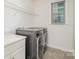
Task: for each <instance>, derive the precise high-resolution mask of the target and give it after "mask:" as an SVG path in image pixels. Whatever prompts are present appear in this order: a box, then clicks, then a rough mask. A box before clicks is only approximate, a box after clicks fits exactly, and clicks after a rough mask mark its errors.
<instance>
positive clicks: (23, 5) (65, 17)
mask: <svg viewBox="0 0 79 59" xmlns="http://www.w3.org/2000/svg"><path fill="white" fill-rule="evenodd" d="M74 2H75V1H74V0H4V59H75V19H74V18H75V16H74V8H75V7H74V4H75V3H74Z"/></svg>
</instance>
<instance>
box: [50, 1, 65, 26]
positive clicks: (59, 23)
mask: <svg viewBox="0 0 79 59" xmlns="http://www.w3.org/2000/svg"><path fill="white" fill-rule="evenodd" d="M61 2H63V3H64V14H63V16H64V22H63V23H61V22H58V23H56V22H53V21H54V19H52V16H53V15H54V14H52V12H53V9H52V8H53V7H52V6H53V4H56V3H61ZM65 23H66V22H65V0H63V1H58V2H52V3H51V24H55V25H64V24H65Z"/></svg>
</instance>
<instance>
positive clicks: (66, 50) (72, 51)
mask: <svg viewBox="0 0 79 59" xmlns="http://www.w3.org/2000/svg"><path fill="white" fill-rule="evenodd" d="M47 46H48V47H50V48H56V49H60V50H62V51H64V52H71V53H72V55H73V56H75V52H74V50H73V49H72V50H70V49H64V48H61V47H57V46H52V45H47Z"/></svg>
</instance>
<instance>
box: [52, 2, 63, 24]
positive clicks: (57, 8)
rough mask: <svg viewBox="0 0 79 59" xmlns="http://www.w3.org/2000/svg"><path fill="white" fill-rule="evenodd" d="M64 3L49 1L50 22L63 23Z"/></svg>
mask: <svg viewBox="0 0 79 59" xmlns="http://www.w3.org/2000/svg"><path fill="white" fill-rule="evenodd" d="M64 9H65V5H64V1H60V2H55V3H51V23H52V24H64V23H65V15H64V13H65V11H64Z"/></svg>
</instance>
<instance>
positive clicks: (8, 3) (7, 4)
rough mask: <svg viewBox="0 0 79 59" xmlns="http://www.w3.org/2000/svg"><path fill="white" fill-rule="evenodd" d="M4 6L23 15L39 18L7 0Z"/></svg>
mask: <svg viewBox="0 0 79 59" xmlns="http://www.w3.org/2000/svg"><path fill="white" fill-rule="evenodd" d="M4 5H5V6H6V7H8V8H11V9H15V10H17V11H20V12H23V13H25V14H29V15H33V16H38V15H37V14H34V13H32V12H28V11H26V10H25V9H24V8H22V7H20V6H18V5H16V4H15V3H12V2H9V1H7V0H6V1H5V2H4Z"/></svg>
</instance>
